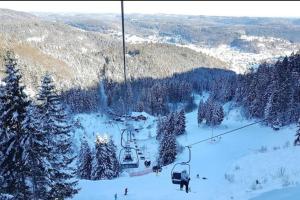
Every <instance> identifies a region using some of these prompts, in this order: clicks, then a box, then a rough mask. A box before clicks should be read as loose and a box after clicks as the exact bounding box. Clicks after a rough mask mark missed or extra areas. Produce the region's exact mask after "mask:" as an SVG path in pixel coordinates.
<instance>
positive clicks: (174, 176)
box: [172, 172, 181, 184]
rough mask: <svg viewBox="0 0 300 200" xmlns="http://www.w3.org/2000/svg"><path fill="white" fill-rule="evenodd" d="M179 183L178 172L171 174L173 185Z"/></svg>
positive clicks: (179, 174) (179, 176) (179, 175)
mask: <svg viewBox="0 0 300 200" xmlns="http://www.w3.org/2000/svg"><path fill="white" fill-rule="evenodd" d="M180 182H181V173H180V172H173V173H172V183H173V184H180Z"/></svg>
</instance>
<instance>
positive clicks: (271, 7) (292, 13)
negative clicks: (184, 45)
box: [0, 1, 300, 17]
mask: <svg viewBox="0 0 300 200" xmlns="http://www.w3.org/2000/svg"><path fill="white" fill-rule="evenodd" d="M124 5H125V13H144V14H156V13H164V14H186V15H212V16H252V17H253V16H254V17H300V12H299V9H300V2H299V1H240V2H239V1H225V2H223V1H173V2H172V1H129V2H126V1H125V2H124ZM0 8H9V9H14V10H19V11H26V12H64V13H70V12H80V13H120V2H118V1H74V2H72V1H40V2H39V1H1V2H0Z"/></svg>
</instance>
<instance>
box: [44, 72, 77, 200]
mask: <svg viewBox="0 0 300 200" xmlns="http://www.w3.org/2000/svg"><path fill="white" fill-rule="evenodd" d="M38 101H39V105H38V111H39V114H40V116H41V120H42V122H43V124H42V128H43V130H44V131H45V132H46V133H47V141H48V145H49V148H50V149H51V152H50V153H49V155H48V159H49V162H50V164H51V166H52V170H51V171H49V174H50V179H51V185H50V188H51V189H50V191H49V196H48V198H49V199H54V198H58V199H64V198H67V197H72V196H73V195H74V194H76V193H77V192H78V189H77V188H76V185H77V181H76V180H74V177H75V173H74V172H75V170H74V169H73V168H72V167H70V164H71V163H72V162H73V160H74V158H75V157H74V156H73V155H72V149H71V138H70V128H71V127H70V126H69V123H68V122H69V120H68V116H67V114H66V112H65V111H64V109H63V106H62V104H61V102H60V96H59V95H58V94H57V93H56V89H55V85H54V83H53V80H52V78H51V76H50V75H49V74H47V75H45V76H44V77H43V79H42V85H41V89H40V92H39V95H38Z"/></svg>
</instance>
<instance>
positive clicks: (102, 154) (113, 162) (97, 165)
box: [92, 136, 120, 180]
mask: <svg viewBox="0 0 300 200" xmlns="http://www.w3.org/2000/svg"><path fill="white" fill-rule="evenodd" d="M95 152H96V155H95V160H94V161H95V162H94V165H93V171H92V179H94V180H100V179H112V178H115V177H117V176H118V175H119V170H120V168H119V163H118V159H117V156H116V146H115V145H114V144H113V141H112V140H110V139H109V138H107V137H100V136H97V138H96V145H95Z"/></svg>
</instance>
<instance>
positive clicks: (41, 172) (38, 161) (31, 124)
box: [23, 103, 52, 200]
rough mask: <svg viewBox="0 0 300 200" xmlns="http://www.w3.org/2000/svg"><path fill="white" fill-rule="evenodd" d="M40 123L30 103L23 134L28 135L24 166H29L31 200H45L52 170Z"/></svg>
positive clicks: (44, 135) (45, 139) (44, 134)
mask: <svg viewBox="0 0 300 200" xmlns="http://www.w3.org/2000/svg"><path fill="white" fill-rule="evenodd" d="M40 125H41V121H40V116H39V114H38V112H37V111H36V108H35V106H34V105H33V104H32V103H30V106H28V107H27V115H26V118H25V120H24V123H23V129H24V132H25V133H26V134H27V135H28V139H27V143H26V145H27V149H26V152H25V155H26V156H25V157H26V161H25V165H26V166H29V169H28V172H27V174H26V175H27V176H28V178H29V179H30V180H31V188H32V198H31V199H33V200H40V199H45V198H46V197H47V192H48V190H47V188H48V186H50V185H51V184H50V179H49V175H48V171H51V170H52V167H51V165H50V163H49V162H48V159H47V158H48V155H49V153H50V149H49V146H48V142H47V137H46V132H45V130H43V129H41V128H40Z"/></svg>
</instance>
